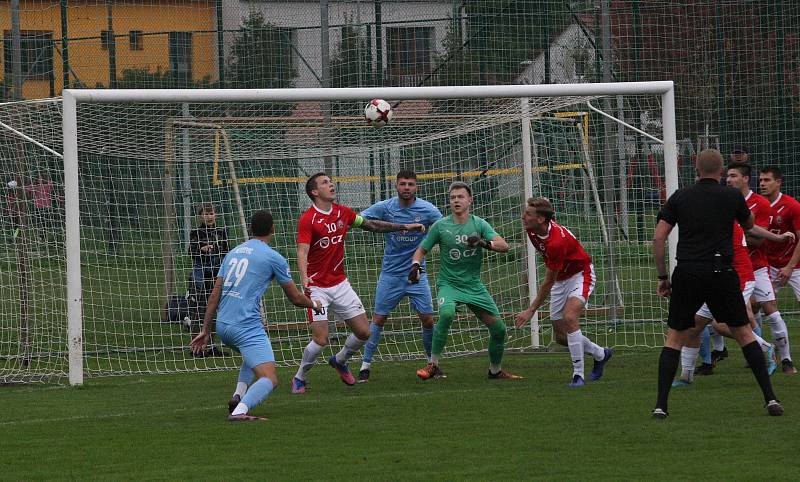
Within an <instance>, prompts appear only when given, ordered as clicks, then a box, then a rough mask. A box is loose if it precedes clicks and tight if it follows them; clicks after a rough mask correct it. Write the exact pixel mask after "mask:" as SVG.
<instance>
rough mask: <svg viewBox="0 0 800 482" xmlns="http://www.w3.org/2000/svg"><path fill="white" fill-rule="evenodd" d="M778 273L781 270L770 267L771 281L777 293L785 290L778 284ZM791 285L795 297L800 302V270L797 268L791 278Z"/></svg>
mask: <svg viewBox="0 0 800 482" xmlns="http://www.w3.org/2000/svg"><path fill="white" fill-rule="evenodd" d="M778 271H780V268H776V267H774V266H770V267H769V279H771V280H772V286H773V288H774V289H775V291H778V290H780V289H781V288H783V286H782V285H779V284H778V282H777V279H778ZM789 285H790V286H791V287H792V290H793V291H794V296H795V298H797V301H800V269H797V268H795V269H794V270H792V276H790V277H789Z"/></svg>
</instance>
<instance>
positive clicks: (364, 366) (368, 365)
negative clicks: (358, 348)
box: [361, 362, 372, 370]
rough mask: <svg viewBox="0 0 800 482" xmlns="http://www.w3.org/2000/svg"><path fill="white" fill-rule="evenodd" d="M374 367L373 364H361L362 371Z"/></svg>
mask: <svg viewBox="0 0 800 482" xmlns="http://www.w3.org/2000/svg"><path fill="white" fill-rule="evenodd" d="M371 366H372V363H367V362H361V370H369V367H371Z"/></svg>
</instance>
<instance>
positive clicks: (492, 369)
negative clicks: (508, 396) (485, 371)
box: [489, 363, 503, 375]
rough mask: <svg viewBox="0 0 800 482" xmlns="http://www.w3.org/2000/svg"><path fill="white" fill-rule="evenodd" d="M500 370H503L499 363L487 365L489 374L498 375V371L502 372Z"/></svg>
mask: <svg viewBox="0 0 800 482" xmlns="http://www.w3.org/2000/svg"><path fill="white" fill-rule="evenodd" d="M502 369H503V368H502V367H501V366H500V364H499V363H490V364H489V372H490V373H491V374H492V375H495V374H497V373H500V370H502Z"/></svg>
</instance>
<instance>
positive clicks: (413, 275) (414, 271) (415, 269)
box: [408, 262, 425, 284]
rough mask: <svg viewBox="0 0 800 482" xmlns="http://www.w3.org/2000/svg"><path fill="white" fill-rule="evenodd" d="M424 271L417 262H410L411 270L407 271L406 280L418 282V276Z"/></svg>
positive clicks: (412, 282)
mask: <svg viewBox="0 0 800 482" xmlns="http://www.w3.org/2000/svg"><path fill="white" fill-rule="evenodd" d="M424 271H425V269H423V267H422V266H420V264H419V263H416V262H415V263H411V271H409V272H408V282H409V283H411V284H417V283H419V279H420V276H421V275H422V273H423V272H424Z"/></svg>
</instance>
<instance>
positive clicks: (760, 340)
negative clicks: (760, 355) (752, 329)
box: [753, 333, 772, 353]
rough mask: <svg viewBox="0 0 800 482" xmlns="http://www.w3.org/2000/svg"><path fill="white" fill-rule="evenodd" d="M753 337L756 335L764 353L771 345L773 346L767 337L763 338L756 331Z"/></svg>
mask: <svg viewBox="0 0 800 482" xmlns="http://www.w3.org/2000/svg"><path fill="white" fill-rule="evenodd" d="M753 337H755V339H756V341H757V342H758V345H759V346H760V347H761V351H763V352H764V353H766V352H767V351H768V350H769V347H770V346H772V345H770V344H769V343H767V341H766V340H765V339H763V338H761V337H760V336H758V335H757V334H755V333H753Z"/></svg>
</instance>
